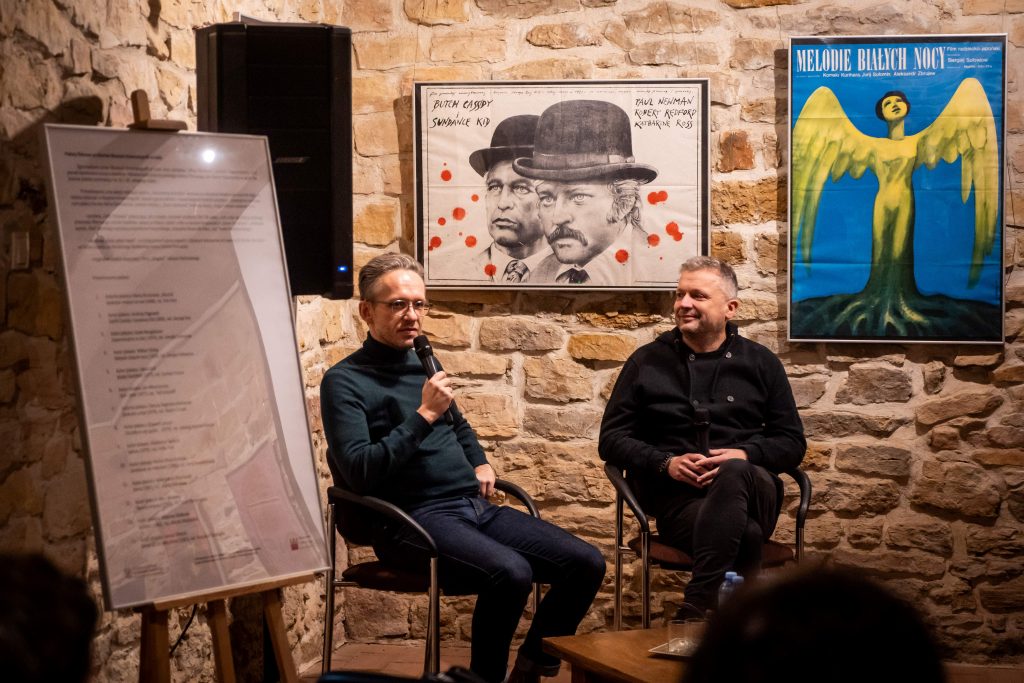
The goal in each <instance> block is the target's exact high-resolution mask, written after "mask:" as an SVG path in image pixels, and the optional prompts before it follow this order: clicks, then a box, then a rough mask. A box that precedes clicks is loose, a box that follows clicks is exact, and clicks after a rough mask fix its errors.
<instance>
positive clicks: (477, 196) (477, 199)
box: [469, 194, 480, 202]
mask: <svg viewBox="0 0 1024 683" xmlns="http://www.w3.org/2000/svg"><path fill="white" fill-rule="evenodd" d="M469 199H470V201H474V202H478V201H480V195H478V194H474V195H470V196H469Z"/></svg>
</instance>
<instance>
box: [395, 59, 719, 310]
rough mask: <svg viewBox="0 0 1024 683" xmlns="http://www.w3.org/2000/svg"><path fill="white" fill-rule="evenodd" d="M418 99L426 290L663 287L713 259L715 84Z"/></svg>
mask: <svg viewBox="0 0 1024 683" xmlns="http://www.w3.org/2000/svg"><path fill="white" fill-rule="evenodd" d="M415 100H416V102H415V109H416V117H415V139H416V183H417V187H416V191H417V193H416V217H417V256H418V258H419V259H420V261H421V262H422V263H423V265H424V268H425V269H426V282H427V285H428V286H431V287H444V288H459V289H465V288H475V287H494V288H526V289H530V288H536V289H550V288H580V289H591V290H601V289H627V290H629V289H632V290H647V289H664V288H667V287H671V286H673V285H674V284H675V282H676V280H677V276H678V272H679V264H680V263H681V262H682V261H684V260H685V259H687V258H689V257H690V256H694V255H696V254H699V253H707V241H708V234H707V230H708V85H707V81H706V80H703V79H701V80H667V81H643V82H640V81H614V82H600V81H597V82H592V81H588V82H584V83H581V82H575V81H573V82H544V83H534V82H522V81H518V82H486V83H417V84H416V85H415Z"/></svg>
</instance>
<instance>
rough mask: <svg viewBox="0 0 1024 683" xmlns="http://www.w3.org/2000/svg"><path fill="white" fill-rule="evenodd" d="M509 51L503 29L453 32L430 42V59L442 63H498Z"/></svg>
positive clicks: (436, 37) (438, 36)
mask: <svg viewBox="0 0 1024 683" xmlns="http://www.w3.org/2000/svg"><path fill="white" fill-rule="evenodd" d="M507 49H508V46H507V44H506V41H505V30H504V29H503V28H495V29H474V30H472V31H465V30H462V31H453V32H451V33H449V34H447V35H437V36H435V37H434V38H433V40H431V41H430V59H431V60H432V61H434V62H442V63H443V62H491V63H496V62H500V61H502V60H503V59H504V58H505V53H506V50H507Z"/></svg>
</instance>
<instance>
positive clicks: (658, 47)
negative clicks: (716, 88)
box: [629, 40, 719, 67]
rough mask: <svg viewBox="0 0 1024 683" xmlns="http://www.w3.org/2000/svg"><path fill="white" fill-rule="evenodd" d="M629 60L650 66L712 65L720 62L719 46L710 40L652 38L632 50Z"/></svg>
mask: <svg viewBox="0 0 1024 683" xmlns="http://www.w3.org/2000/svg"><path fill="white" fill-rule="evenodd" d="M629 61H630V62H632V63H633V64H645V65H648V66H659V65H674V66H686V67H693V66H694V65H706V66H710V65H715V64H718V63H719V55H718V46H717V45H716V44H715V43H710V42H699V43H698V42H685V43H683V42H680V41H678V40H652V41H649V42H646V43H641V44H639V45H637V46H636V47H635V48H633V49H632V50H630V51H629Z"/></svg>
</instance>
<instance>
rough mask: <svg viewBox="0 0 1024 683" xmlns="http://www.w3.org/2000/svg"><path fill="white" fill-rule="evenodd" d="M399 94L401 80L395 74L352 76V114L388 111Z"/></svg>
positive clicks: (391, 108)
mask: <svg viewBox="0 0 1024 683" xmlns="http://www.w3.org/2000/svg"><path fill="white" fill-rule="evenodd" d="M400 96H401V80H400V78H399V77H398V76H397V75H395V76H392V75H389V74H381V73H375V74H373V75H372V76H353V77H352V113H353V114H373V113H380V112H390V111H392V110H393V109H394V103H395V100H396V99H398V97H400ZM353 175H354V174H353Z"/></svg>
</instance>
